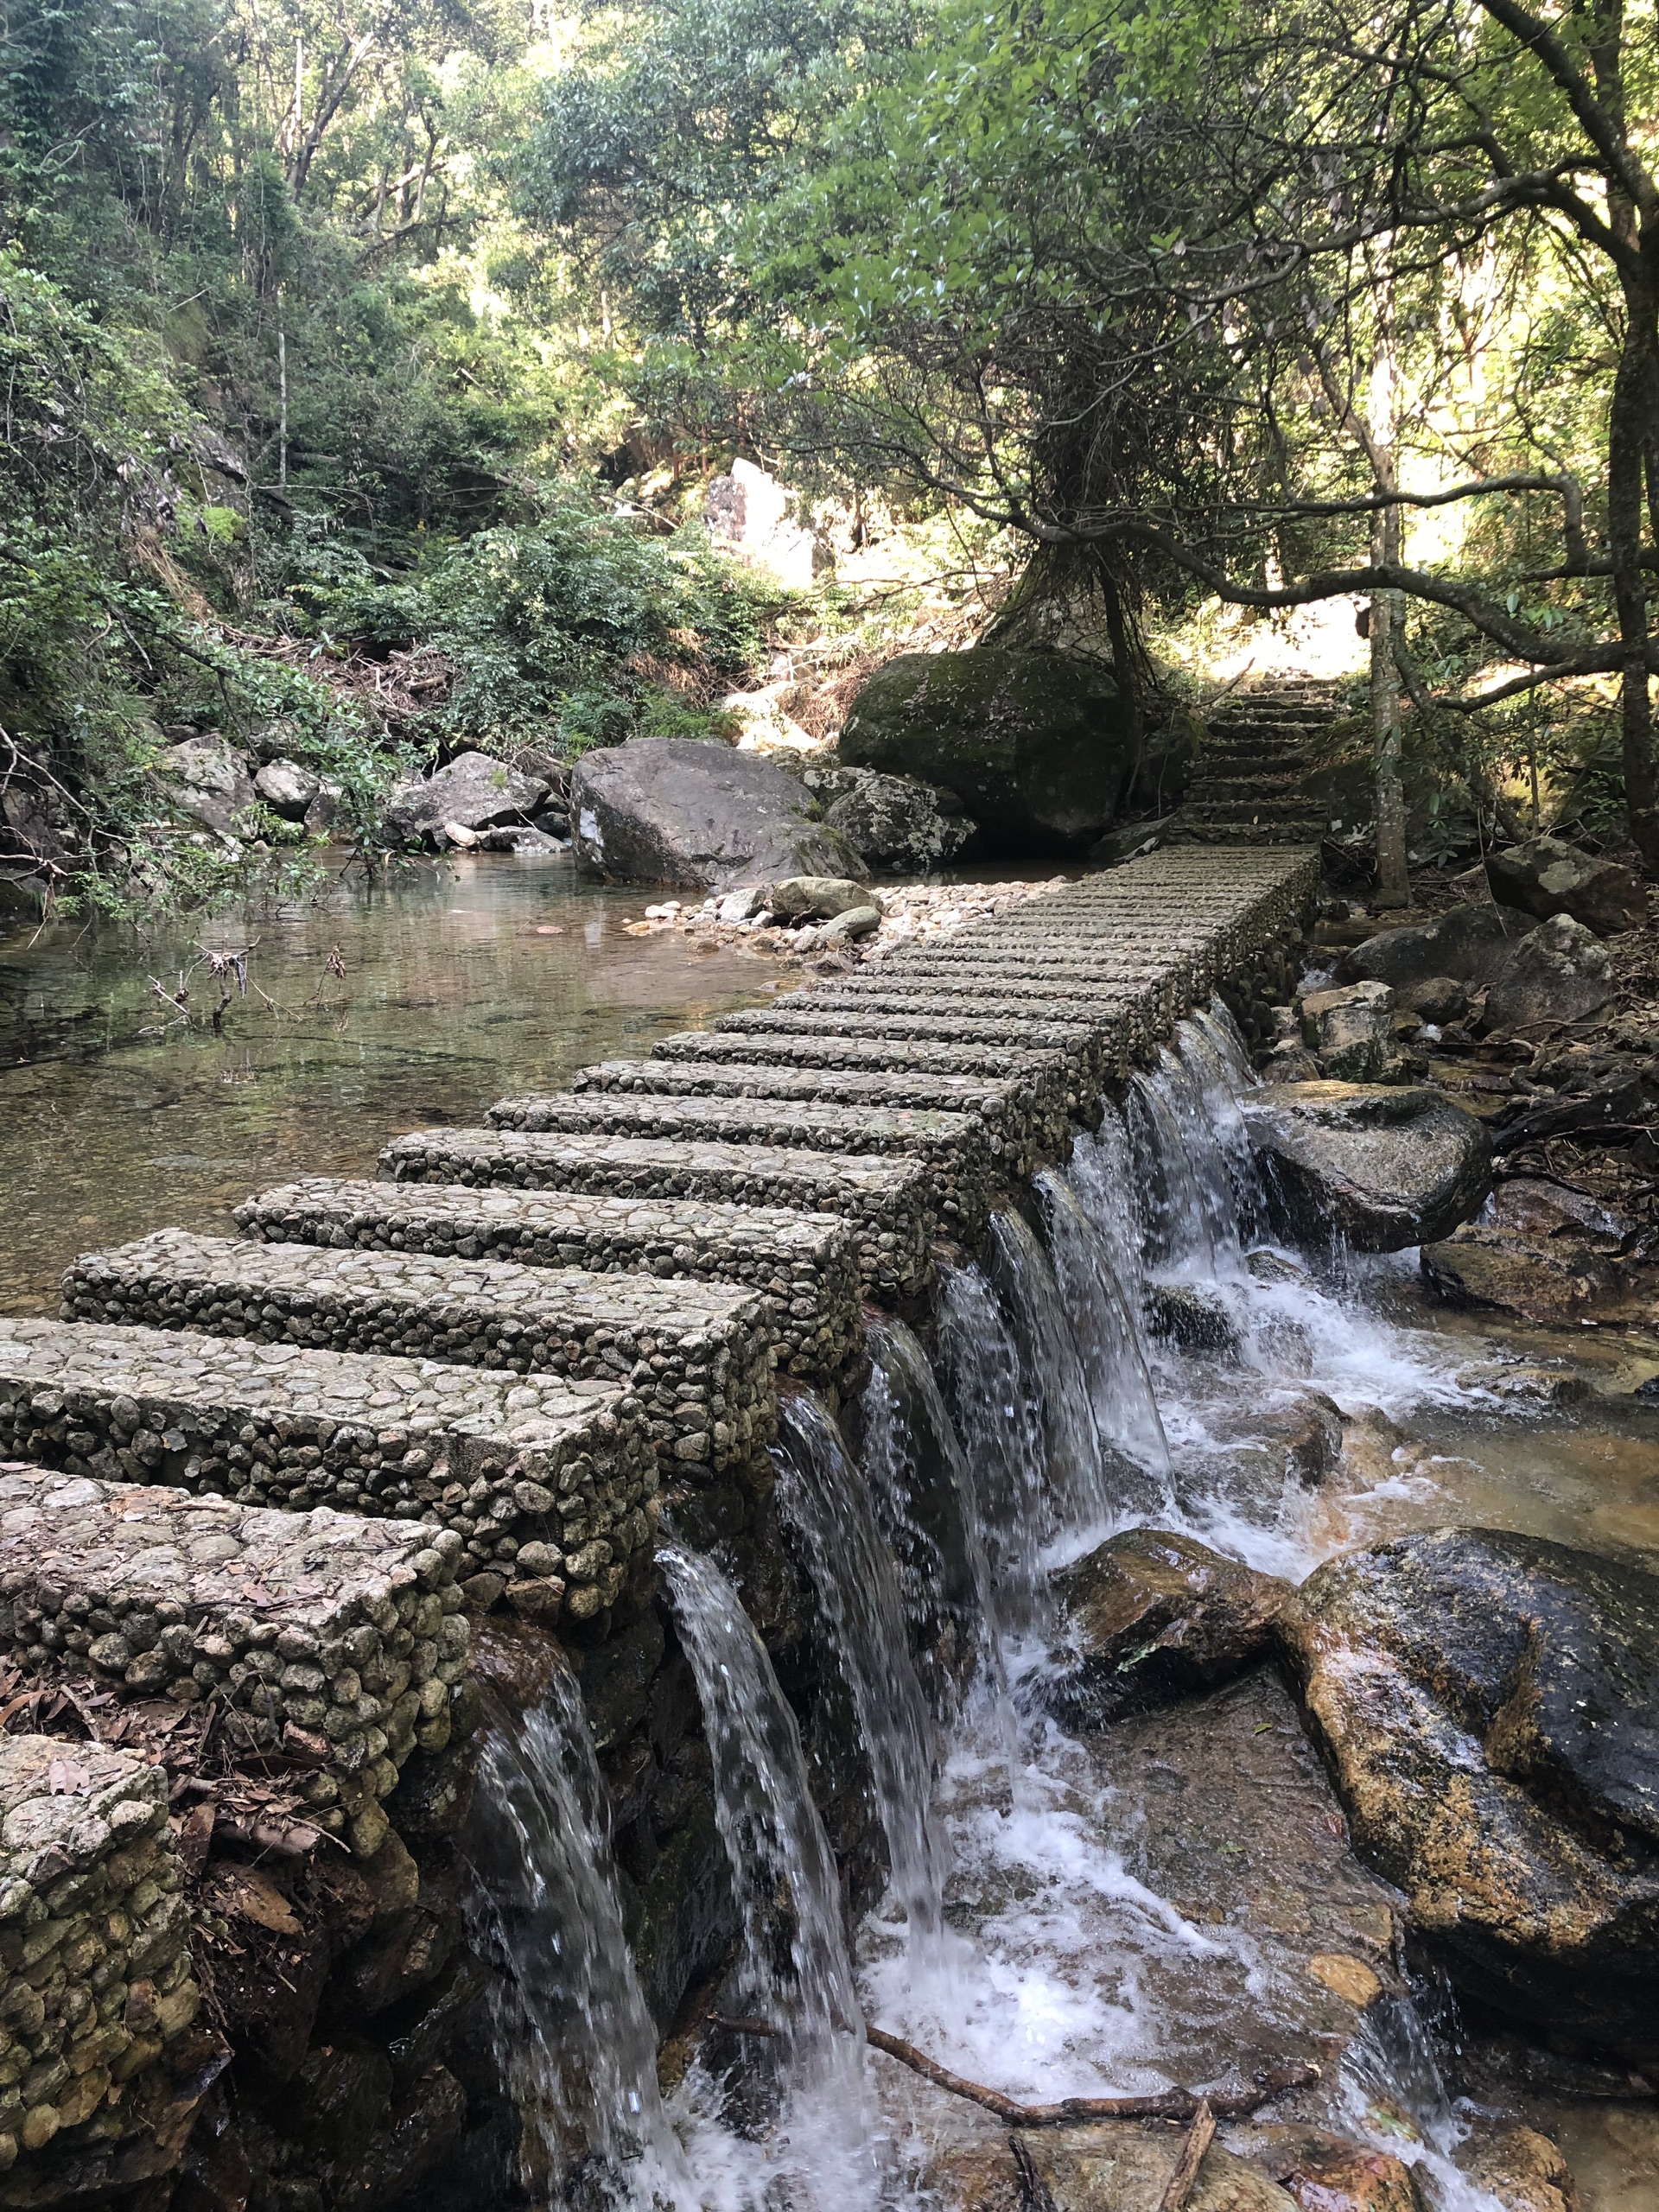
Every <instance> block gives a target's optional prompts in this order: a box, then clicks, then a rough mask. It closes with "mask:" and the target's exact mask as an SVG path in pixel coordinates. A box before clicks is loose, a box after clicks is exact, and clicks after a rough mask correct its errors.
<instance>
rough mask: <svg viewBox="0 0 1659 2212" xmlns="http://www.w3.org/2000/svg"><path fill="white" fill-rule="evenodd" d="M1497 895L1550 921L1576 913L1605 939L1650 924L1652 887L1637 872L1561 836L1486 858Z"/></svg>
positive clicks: (1534, 839) (1538, 839) (1539, 839)
mask: <svg viewBox="0 0 1659 2212" xmlns="http://www.w3.org/2000/svg"><path fill="white" fill-rule="evenodd" d="M1486 880H1487V881H1488V882H1489V883H1490V884H1491V887H1492V896H1493V898H1494V899H1499V900H1501V901H1502V903H1503V905H1504V906H1518V907H1520V909H1521V910H1522V912H1523V913H1528V914H1535V915H1536V916H1537V918H1538V919H1539V920H1540V921H1541V922H1547V921H1548V920H1549V919H1550V918H1551V916H1552V915H1554V914H1571V916H1572V917H1573V920H1574V921H1575V922H1582V923H1583V924H1584V925H1585V926H1586V928H1587V929H1592V930H1594V931H1596V932H1597V934H1598V935H1599V936H1601V937H1616V936H1617V935H1618V933H1619V931H1621V930H1639V929H1643V928H1644V927H1645V926H1646V925H1647V919H1648V893H1647V887H1646V886H1645V885H1644V884H1643V880H1642V879H1641V877H1640V876H1639V875H1638V874H1637V873H1636V870H1635V869H1634V868H1620V867H1619V866H1618V862H1617V861H1604V860H1597V859H1595V858H1594V857H1592V855H1590V854H1589V853H1581V852H1580V851H1578V850H1577V849H1576V848H1575V847H1573V846H1572V845H1568V844H1564V843H1563V842H1562V841H1561V839H1560V838H1559V837H1529V838H1528V840H1527V842H1525V844H1523V845H1510V846H1508V847H1506V848H1505V849H1503V851H1502V852H1496V853H1488V855H1486Z"/></svg>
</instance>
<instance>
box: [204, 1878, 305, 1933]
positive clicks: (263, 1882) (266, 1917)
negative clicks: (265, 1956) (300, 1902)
mask: <svg viewBox="0 0 1659 2212" xmlns="http://www.w3.org/2000/svg"><path fill="white" fill-rule="evenodd" d="M214 1902H215V1903H217V1904H223V1906H224V1909H225V1910H226V1912H233V1913H234V1914H235V1915H236V1916H237V1918H238V1920H251V1921H252V1922H253V1923H254V1924H255V1925H256V1926H257V1927H259V1928H269V1929H270V1931H271V1933H272V1934H273V1935H276V1936H297V1935H299V1934H300V1932H301V1930H300V1923H299V1922H298V1921H297V1920H296V1918H295V1916H294V1908H293V1906H292V1905H291V1904H289V1901H288V1899H287V1898H286V1897H284V1896H283V1893H282V1891H280V1890H279V1889H278V1888H277V1885H276V1883H275V1882H273V1881H272V1880H271V1878H270V1875H269V1874H265V1873H262V1872H260V1870H259V1868H258V1867H257V1866H237V1867H232V1868H227V1869H226V1872H225V1873H224V1875H223V1876H222V1877H221V1878H220V1879H219V1882H218V1883H216V1884H215V1885H214Z"/></svg>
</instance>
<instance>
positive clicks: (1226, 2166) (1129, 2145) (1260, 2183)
mask: <svg viewBox="0 0 1659 2212" xmlns="http://www.w3.org/2000/svg"><path fill="white" fill-rule="evenodd" d="M1022 2140H1023V2142H1024V2143H1025V2145H1026V2147H1027V2152H1029V2154H1030V2158H1031V2162H1032V2164H1033V2167H1034V2169H1035V2171H1036V2172H1037V2174H1038V2175H1039V2177H1040V2179H1041V2182H1042V2183H1043V2186H1044V2187H1045V2188H1046V2190H1047V2191H1048V2194H1049V2196H1050V2197H1051V2199H1052V2202H1054V2204H1055V2205H1056V2206H1059V2207H1063V2208H1064V2212H1158V2208H1159V2206H1160V2203H1161V2202H1162V2200H1163V2195H1164V2191H1165V2190H1166V2188H1167V2187H1168V2185H1169V2177H1170V2176H1171V2174H1172V2173H1173V2171H1174V2167H1175V2161H1176V2159H1177V2158H1179V2156H1180V2150H1181V2141H1182V2138H1181V2135H1180V2133H1179V2132H1178V2131H1177V2130H1175V2129H1173V2128H1169V2127H1164V2128H1153V2127H1149V2126H1144V2125H1137V2124H1135V2122H1133V2121H1128V2122H1125V2121H1117V2122H1110V2121H1109V2122H1106V2123H1105V2124H1103V2125H1102V2126H1095V2127H1068V2128H1065V2129H1063V2130H1045V2131H1043V2132H1041V2133H1039V2132H1037V2131H1036V2130H1031V2131H1028V2132H1027V2133H1026V2134H1025V2135H1024V2136H1023V2138H1022ZM925 2181H926V2184H927V2187H928V2191H929V2194H930V2196H931V2197H932V2198H933V2200H934V2201H936V2202H938V2204H939V2205H940V2206H941V2207H942V2208H943V2212H1027V2208H1028V2207H1029V2206H1030V2203H1031V2198H1030V2196H1028V2195H1027V2192H1026V2190H1025V2189H1024V2188H1023V2187H1022V2185H1021V2182H1020V2170H1019V2168H1018V2167H1017V2166H1016V2165H1015V2164H1014V2154H1013V2152H1011V2151H1010V2150H1009V2148H1008V2145H1007V2139H1006V2138H1005V2137H1002V2136H999V2137H998V2139H997V2140H996V2141H995V2143H994V2144H991V2143H985V2144H976V2145H972V2146H971V2147H968V2148H963V2149H957V2150H953V2151H950V2152H946V2153H945V2154H944V2156H943V2157H942V2158H938V2159H936V2160H935V2161H934V2162H933V2163H932V2164H931V2165H930V2166H929V2168H928V2169H927V2172H926V2176H925ZM1296 2202H1297V2200H1296V2199H1295V2198H1294V2196H1291V2195H1290V2194H1289V2193H1288V2192H1287V2190H1283V2189H1281V2188H1280V2187H1279V2186H1278V2185H1277V2183H1274V2181H1272V2180H1271V2179H1269V2177H1268V2175H1267V2174H1266V2173H1264V2172H1262V2171H1261V2170H1260V2168H1259V2167H1257V2166H1255V2165H1254V2164H1249V2163H1247V2162H1246V2161H1245V2160H1244V2159H1243V2158H1236V2157H1235V2155H1234V2154H1233V2152H1230V2151H1228V2150H1225V2149H1224V2147H1223V2146H1222V2145H1220V2144H1219V2143H1212V2144H1211V2146H1210V2148H1209V2150H1208V2151H1207V2152H1205V2158H1204V2164H1202V2166H1200V2168H1199V2169H1198V2178H1197V2180H1196V2181H1195V2182H1194V2183H1193V2184H1192V2190H1191V2192H1190V2194H1189V2195H1188V2196H1187V2199H1186V2203H1187V2207H1188V2212H1295V2207H1296ZM1389 2212H1393V2208H1392V2207H1390V2208H1389Z"/></svg>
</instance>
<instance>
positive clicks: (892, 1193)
mask: <svg viewBox="0 0 1659 2212" xmlns="http://www.w3.org/2000/svg"><path fill="white" fill-rule="evenodd" d="M380 1172H381V1173H382V1174H383V1175H385V1177H387V1179H389V1180H391V1181H394V1182H398V1183H461V1184H464V1185H468V1186H469V1187H476V1186H478V1185H491V1184H494V1185H506V1186H508V1187H512V1186H514V1185H516V1186H517V1187H518V1188H519V1189H520V1190H527V1191H543V1190H550V1191H590V1192H614V1193H615V1195H616V1196H617V1197H619V1198H694V1199H700V1200H716V1201H720V1202H721V1203H724V1204H726V1205H756V1206H786V1207H790V1208H791V1209H793V1210H794V1211H798V1212H802V1213H834V1214H839V1215H841V1216H842V1217H843V1218H844V1219H845V1220H846V1221H847V1222H848V1223H849V1224H850V1225H851V1227H852V1229H853V1231H854V1234H855V1237H856V1240H857V1251H858V1266H859V1274H860V1276H861V1280H862V1281H863V1282H864V1284H865V1286H866V1287H867V1288H868V1290H869V1292H870V1293H871V1294H872V1295H873V1296H874V1297H878V1298H887V1299H893V1298H909V1297H912V1296H913V1295H914V1294H916V1293H917V1292H918V1290H919V1289H920V1288H921V1287H922V1286H923V1284H924V1283H925V1281H927V1278H928V1272H929V1268H930V1264H931V1263H930V1261H929V1257H928V1243H929V1239H930V1238H931V1236H932V1234H933V1230H934V1225H935V1223H936V1221H937V1219H938V1208H937V1206H936V1204H935V1199H934V1183H933V1177H932V1174H931V1170H930V1169H929V1167H928V1166H926V1165H925V1163H923V1162H921V1161H917V1160H904V1159H898V1160H882V1159H877V1158H871V1157H860V1156H856V1155H853V1154H846V1153H840V1154H836V1153H824V1152H810V1151H806V1150H798V1151H791V1150H788V1149H786V1148H785V1147H783V1146H780V1145H758V1144H757V1145H741V1144H715V1143H706V1144H705V1143H698V1144H693V1143H690V1142H676V1141H671V1140H669V1139H666V1138H659V1137H608V1136H571V1135H562V1134H560V1135H555V1134H539V1133H533V1132H531V1131H527V1130H522V1129H413V1130H411V1131H410V1133H409V1135H406V1136H401V1137H397V1138H395V1139H394V1140H393V1141H392V1142H391V1144H389V1145H388V1146H387V1147H386V1148H385V1151H384V1152H383V1153H382V1154H380Z"/></svg>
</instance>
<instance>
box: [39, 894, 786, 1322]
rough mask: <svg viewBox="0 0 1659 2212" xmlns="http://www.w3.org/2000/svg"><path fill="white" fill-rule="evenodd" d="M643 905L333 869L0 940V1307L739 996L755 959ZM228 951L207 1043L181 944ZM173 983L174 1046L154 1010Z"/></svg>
mask: <svg viewBox="0 0 1659 2212" xmlns="http://www.w3.org/2000/svg"><path fill="white" fill-rule="evenodd" d="M650 895H651V894H650V893H644V892H640V891H637V890H635V891H610V890H605V889H601V888H597V887H594V886H592V885H588V884H584V883H582V882H580V881H579V880H577V878H576V875H575V871H574V869H573V868H571V866H570V864H569V861H563V860H553V861H548V860H537V861H531V860H528V859H525V860H519V859H518V858H516V857H514V856H513V855H510V854H499V855H485V856H480V857H477V858H465V859H456V860H454V861H442V862H429V861H417V862H411V863H409V864H407V865H404V866H400V867H398V868H394V869H393V870H392V871H391V873H390V874H388V875H387V876H385V878H384V879H382V880H380V881H379V882H378V883H371V882H369V881H368V880H365V878H364V876H363V875H362V874H360V873H359V872H357V871H353V872H351V873H350V874H346V875H345V876H343V877H341V878H339V879H337V880H335V881H334V883H333V884H332V885H331V886H330V887H328V888H327V892H326V893H325V895H323V896H322V897H321V898H320V899H318V900H317V902H316V903H315V904H314V905H310V906H284V907H280V908H277V907H273V908H270V909H267V910H264V911H260V912H255V913H250V914H248V915H246V916H244V915H241V914H233V915H226V916H221V917H219V918H214V919H213V920H212V921H204V920H203V919H202V918H200V917H193V918H188V919H187V920H185V921H183V922H182V923H179V924H169V925H168V926H167V927H166V928H165V929H164V930H158V931H156V932H155V933H154V934H153V935H145V936H140V935H139V934H138V933H137V932H135V931H131V930H127V929H115V928H111V927H101V928H95V929H90V928H83V927H81V926H79V925H70V924H60V925H55V926H54V927H53V928H51V929H49V930H45V931H38V932H35V931H22V932H18V933H16V934H13V935H11V936H9V937H7V938H3V939H0V1116H3V1121H0V1127H3V1129H4V1132H5V1134H4V1135H3V1137H0V1218H3V1219H4V1220H5V1222H6V1224H7V1231H8V1233H7V1236H6V1238H5V1240H4V1242H3V1243H0V1312H4V1313H33V1312H39V1311H40V1310H41V1308H42V1306H50V1305H51V1304H52V1303H53V1302H54V1300H55V1298H56V1294H57V1281H58V1277H59V1274H60V1272H61V1270H62V1268H64V1266H65V1264H66V1263H67V1261H68V1260H69V1259H70V1258H72V1257H73V1255H74V1254H75V1253H76V1252H78V1251H83V1250H86V1249H87V1248H88V1247H90V1246H92V1245H96V1244H103V1243H112V1242H115V1241H118V1240H119V1239H121V1238H124V1237H129V1236H137V1235H140V1234H142V1233H143V1231H144V1230H149V1229H154V1228H156V1227H158V1226H160V1225H161V1224H163V1223H169V1222H171V1223H178V1224H181V1225H183V1226H185V1227H188V1228H191V1229H204V1230H217V1231H219V1232H220V1233H223V1232H225V1231H226V1230H227V1228H228V1224H227V1222H226V1208H227V1207H228V1206H230V1205H233V1204H235V1203H236V1201H237V1200H238V1199H240V1198H245V1197H246V1195H247V1194H248V1192H251V1191H253V1190H256V1189H257V1188H259V1187H260V1186H261V1185H264V1184H268V1183H273V1182H279V1181H281V1180H283V1179H285V1178H287V1177H289V1176H293V1175H296V1174H301V1173H311V1174H339V1173H356V1174H363V1173H372V1166H373V1160H374V1155H375V1154H376V1152H377V1151H378V1148H379V1147H380V1146H381V1145H382V1144H383V1143H385V1141H386V1140H387V1138H388V1137H390V1136H392V1135H396V1134H397V1131H398V1130H400V1129H404V1128H410V1126H412V1125H415V1124H417V1123H432V1122H446V1121H470V1120H472V1119H474V1117H475V1116H476V1115H477V1114H478V1111H479V1109H480V1107H482V1106H483V1105H485V1104H486V1103H488V1101H489V1100H490V1099H492V1098H493V1097H496V1096H499V1095H500V1094H501V1093H502V1092H504V1091H506V1090H536V1089H544V1088H547V1087H549V1086H550V1085H553V1084H558V1083H561V1082H563V1080H564V1079H565V1078H566V1077H568V1076H569V1072H570V1071H571V1070H572V1069H573V1068H576V1067H580V1066H582V1065H583V1064H584V1063H585V1062H587V1061H589V1060H594V1059H599V1058H604V1057H605V1056H606V1055H607V1054H615V1053H618V1052H631V1053H633V1054H636V1055H637V1054H639V1053H641V1052H645V1051H646V1050H648V1049H649V1046H650V1042H651V1039H652V1038H653V1037H656V1036H658V1035H661V1034H662V1033H664V1032H665V1031H667V1030H669V1029H674V1028H683V1027H686V1026H687V1025H688V1024H690V1023H696V1022H699V1021H702V1020H705V1019H707V1018H708V1017H709V1016H711V1015H712V1014H716V1013H719V1012H721V1011H722V1010H724V1009H725V1008H726V1007H730V1006H734V1005H736V1004H739V1003H741V1002H745V1001H753V999H754V998H755V997H756V995H758V993H759V991H760V988H762V986H763V984H764V982H765V981H766V979H767V977H768V976H769V975H770V972H771V970H770V966H769V964H768V963H762V962H760V960H759V959H758V958H756V957H753V956H747V955H745V954H742V953H738V952H731V951H719V952H711V953H707V954H701V955H699V954H697V953H696V952H694V951H693V950H691V949H690V946H689V945H688V944H687V943H686V941H685V939H684V938H681V937H677V936H675V935H672V934H664V935H660V936H654V937H650V936H641V937H631V936H628V935H626V933H625V931H624V930H623V927H622V925H623V924H624V922H626V920H628V919H629V918H633V917H637V916H638V915H639V912H640V909H641V907H642V906H643V905H644V904H645V900H646V899H647V898H649V896H650ZM250 945H251V948H252V950H251V958H250V961H249V963H248V978H249V983H250V989H249V992H248V995H247V996H246V997H245V998H244V997H241V996H239V995H234V994H235V985H234V982H233V981H232V994H233V995H232V1001H231V1004H230V1006H229V1007H228V1008H227V1009H226V1014H225V1017H224V1026H223V1033H222V1034H220V1035H218V1036H215V1035H214V1034H213V1030H212V1028H211V1027H210V1026H209V1022H208V1019H207V1017H208V1016H210V1015H211V1014H212V1012H213V1008H214V1007H216V1006H217V1004H218V1002H219V995H220V993H219V987H218V986H217V985H216V984H215V983H214V982H213V980H212V979H211V977H210V976H209V975H208V973H207V969H206V968H205V966H203V965H201V964H200V948H203V947H206V948H207V949H209V950H239V949H240V948H242V947H244V946H250ZM192 963H196V966H195V973H194V976H192V977H191V980H190V1001H189V1007H190V1011H191V1012H192V1014H194V1015H196V1016H197V1017H198V1018H199V1019H198V1026H196V1027H189V1028H187V1027H184V1026H183V1025H182V1024H181V1022H180V1021H179V1020H178V1018H177V1016H176V1014H175V1012H174V1010H173V1009H172V1008H170V1007H168V1006H167V1005H166V1004H164V1003H163V1002H162V1000H161V999H160V998H158V997H157V995H156V993H155V991H154V990H153V989H152V987H151V986H152V981H153V982H156V983H159V984H161V985H162V988H164V989H166V990H168V992H170V993H175V992H176V984H177V979H178V976H179V975H180V972H181V969H188V968H189V967H190V966H191V965H192Z"/></svg>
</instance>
